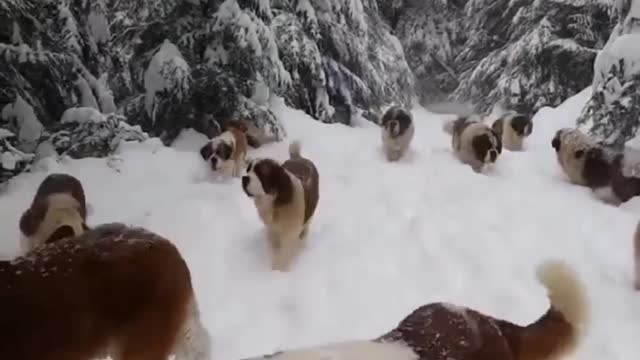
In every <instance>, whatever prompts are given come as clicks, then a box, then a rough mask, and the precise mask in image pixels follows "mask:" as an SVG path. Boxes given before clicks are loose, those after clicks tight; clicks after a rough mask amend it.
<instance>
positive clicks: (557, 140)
mask: <svg viewBox="0 0 640 360" xmlns="http://www.w3.org/2000/svg"><path fill="white" fill-rule="evenodd" d="M551 146H552V147H553V148H554V149H555V150H556V152H558V151H560V138H559V137H558V136H555V137H554V138H553V140H551Z"/></svg>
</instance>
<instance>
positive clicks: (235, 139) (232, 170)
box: [200, 120, 248, 177]
mask: <svg viewBox="0 0 640 360" xmlns="http://www.w3.org/2000/svg"><path fill="white" fill-rule="evenodd" d="M247 130H248V127H247V126H246V124H245V123H244V122H242V121H237V120H234V121H229V122H227V125H226V130H225V131H224V132H223V133H222V134H220V135H218V136H216V137H215V138H213V139H211V141H209V142H207V143H206V144H205V145H204V146H202V147H201V148H200V156H202V158H203V159H204V160H205V161H207V162H209V163H210V165H211V170H213V171H215V172H220V173H221V174H222V175H224V176H232V177H240V175H241V174H242V171H243V170H244V168H245V166H246V156H247V148H248V145H247V135H246V133H247Z"/></svg>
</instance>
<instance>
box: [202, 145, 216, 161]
mask: <svg viewBox="0 0 640 360" xmlns="http://www.w3.org/2000/svg"><path fill="white" fill-rule="evenodd" d="M211 155H213V146H211V141H207V143H206V144H204V146H202V147H201V148H200V156H201V157H202V159H203V160H205V161H206V160H208V159H209V158H210V157H211Z"/></svg>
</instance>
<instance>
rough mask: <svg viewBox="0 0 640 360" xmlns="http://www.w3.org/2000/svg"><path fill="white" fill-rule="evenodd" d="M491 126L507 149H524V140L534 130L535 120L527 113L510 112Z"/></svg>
mask: <svg viewBox="0 0 640 360" xmlns="http://www.w3.org/2000/svg"><path fill="white" fill-rule="evenodd" d="M491 128H492V129H493V130H494V131H495V132H496V134H498V136H499V137H500V139H501V140H502V146H504V148H505V149H507V150H509V151H522V150H523V149H524V140H525V139H526V138H527V137H528V136H529V135H531V132H532V131H533V121H532V120H531V117H530V116H527V115H525V114H519V113H516V112H508V113H506V114H504V115H502V116H501V117H499V118H498V119H496V120H495V121H494V122H493V124H492V125H491Z"/></svg>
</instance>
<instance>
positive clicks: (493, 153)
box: [489, 149, 498, 162]
mask: <svg viewBox="0 0 640 360" xmlns="http://www.w3.org/2000/svg"><path fill="white" fill-rule="evenodd" d="M497 158H498V150H496V149H491V150H489V159H490V160H491V162H496V159H497Z"/></svg>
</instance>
